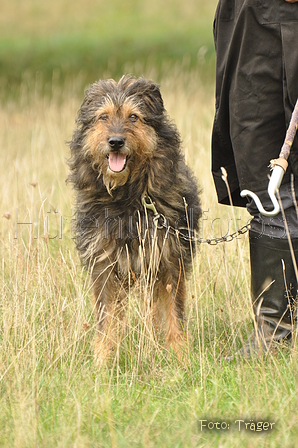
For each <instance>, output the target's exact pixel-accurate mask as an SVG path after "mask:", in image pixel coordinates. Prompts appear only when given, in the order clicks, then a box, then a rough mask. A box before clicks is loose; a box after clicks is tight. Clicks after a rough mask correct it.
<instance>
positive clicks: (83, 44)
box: [0, 0, 216, 96]
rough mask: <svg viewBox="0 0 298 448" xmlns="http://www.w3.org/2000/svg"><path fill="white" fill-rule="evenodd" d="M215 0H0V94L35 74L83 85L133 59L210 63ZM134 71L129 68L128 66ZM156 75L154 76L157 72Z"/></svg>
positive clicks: (208, 67)
mask: <svg viewBox="0 0 298 448" xmlns="http://www.w3.org/2000/svg"><path fill="white" fill-rule="evenodd" d="M215 4H216V0H209V1H208V2H206V1H203V0H199V1H198V0H187V1H185V2H180V1H178V0H164V1H163V4H162V7H161V5H160V3H159V2H158V1H157V0H154V1H150V2H148V1H145V0H138V1H137V2H135V1H132V0H110V1H109V2H106V1H104V0H85V1H84V2H83V1H75V2H73V1H71V0H52V2H45V1H40V0H26V1H25V2H21V1H19V0H1V14H0V30H1V31H0V80H1V84H0V94H1V95H2V96H3V95H7V93H11V92H14V90H15V88H16V86H18V85H19V83H20V81H23V82H26V81H27V80H28V78H29V79H30V78H31V77H32V76H33V78H34V77H35V76H36V72H38V75H37V76H38V79H39V80H42V83H43V85H44V87H45V90H47V88H48V87H49V85H51V81H52V78H53V77H54V79H55V80H57V79H58V80H59V82H60V83H61V82H64V81H65V80H67V81H68V80H69V79H70V78H71V79H77V78H78V79H79V80H80V81H81V85H82V84H83V83H90V82H93V81H94V80H95V79H98V78H100V77H102V76H103V75H104V76H105V77H106V76H111V75H112V76H114V75H119V74H122V73H123V72H130V71H131V69H132V65H133V64H134V62H135V61H138V64H139V69H140V70H143V69H144V66H145V68H147V69H148V67H152V65H154V66H155V67H156V68H158V69H159V70H160V69H164V68H165V67H168V66H169V64H170V65H171V64H173V63H175V62H176V61H177V60H178V61H180V62H181V61H182V60H186V61H188V63H189V64H190V65H191V67H195V66H198V65H199V66H200V67H202V68H203V70H202V72H204V73H205V76H206V77H207V78H209V77H210V75H211V73H212V69H213V63H214V48H213V40H212V16H213V14H214V10H215ZM134 69H136V67H134ZM159 70H158V71H159Z"/></svg>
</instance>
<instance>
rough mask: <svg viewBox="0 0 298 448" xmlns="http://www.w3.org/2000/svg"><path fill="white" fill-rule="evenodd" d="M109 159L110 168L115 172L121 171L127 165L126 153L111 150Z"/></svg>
mask: <svg viewBox="0 0 298 448" xmlns="http://www.w3.org/2000/svg"><path fill="white" fill-rule="evenodd" d="M108 161H109V168H110V170H111V171H114V173H120V171H123V170H124V168H125V166H126V155H125V154H122V153H120V152H110V154H108Z"/></svg>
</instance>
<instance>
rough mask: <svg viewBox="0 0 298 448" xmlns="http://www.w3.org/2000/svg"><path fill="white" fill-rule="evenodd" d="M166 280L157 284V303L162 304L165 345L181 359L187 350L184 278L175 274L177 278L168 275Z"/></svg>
mask: <svg viewBox="0 0 298 448" xmlns="http://www.w3.org/2000/svg"><path fill="white" fill-rule="evenodd" d="M163 280H164V279H163ZM167 280H168V281H167V282H165V281H162V282H159V283H158V284H157V291H156V292H157V295H158V303H159V306H162V308H163V314H164V315H165V337H166V342H167V345H168V346H169V347H170V348H172V349H173V350H174V352H175V353H176V354H177V356H178V358H179V359H182V358H183V356H184V355H185V354H186V352H187V334H186V328H185V322H184V308H185V300H186V285H185V279H184V277H183V276H182V275H181V276H180V275H177V278H175V276H172V277H170V276H169V278H168V279H167ZM157 305H158V304H157Z"/></svg>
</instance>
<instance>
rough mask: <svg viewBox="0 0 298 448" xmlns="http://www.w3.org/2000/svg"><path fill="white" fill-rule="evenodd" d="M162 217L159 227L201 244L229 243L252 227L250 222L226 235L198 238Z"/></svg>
mask: <svg viewBox="0 0 298 448" xmlns="http://www.w3.org/2000/svg"><path fill="white" fill-rule="evenodd" d="M162 218H163V222H162V223H161V224H160V225H158V226H157V228H158V229H161V228H164V229H166V230H167V232H168V233H170V234H172V235H176V236H178V237H179V238H181V239H183V240H185V241H189V242H193V243H199V244H205V243H206V244H209V245H210V246H216V245H217V244H219V243H229V242H231V241H233V240H234V239H235V238H237V237H238V236H241V235H244V234H245V233H247V232H248V231H249V229H250V222H249V223H248V224H245V225H244V226H242V227H240V229H237V230H236V231H235V232H233V233H230V234H229V235H224V236H221V237H217V238H206V239H204V238H196V237H191V236H187V235H185V234H184V233H182V232H181V231H180V230H179V229H174V228H173V227H171V226H167V225H166V220H165V218H164V216H162ZM156 221H158V220H156ZM156 224H157V222H156Z"/></svg>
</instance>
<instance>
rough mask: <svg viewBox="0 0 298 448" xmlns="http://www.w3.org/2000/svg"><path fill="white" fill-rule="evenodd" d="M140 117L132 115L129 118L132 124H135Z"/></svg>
mask: <svg viewBox="0 0 298 448" xmlns="http://www.w3.org/2000/svg"><path fill="white" fill-rule="evenodd" d="M138 118H139V117H138V116H137V115H136V114H131V115H130V116H129V121H131V122H132V123H135V122H136V121H137V120H138Z"/></svg>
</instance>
